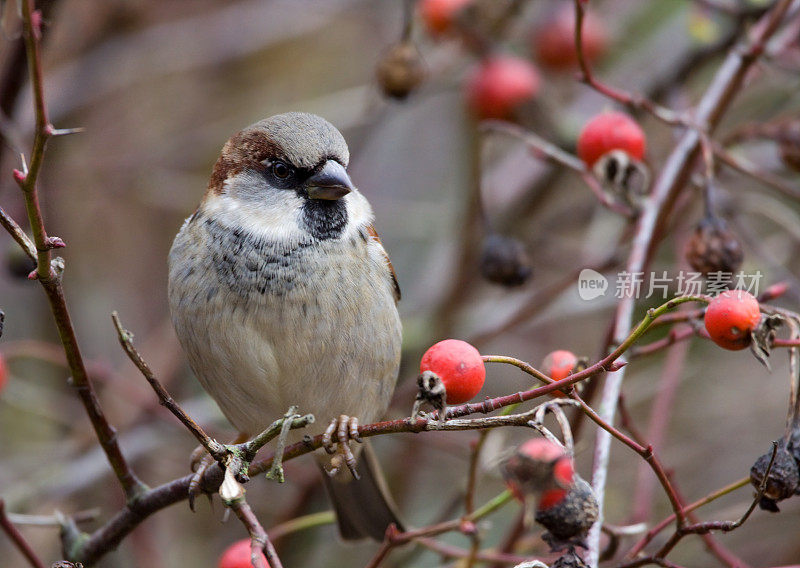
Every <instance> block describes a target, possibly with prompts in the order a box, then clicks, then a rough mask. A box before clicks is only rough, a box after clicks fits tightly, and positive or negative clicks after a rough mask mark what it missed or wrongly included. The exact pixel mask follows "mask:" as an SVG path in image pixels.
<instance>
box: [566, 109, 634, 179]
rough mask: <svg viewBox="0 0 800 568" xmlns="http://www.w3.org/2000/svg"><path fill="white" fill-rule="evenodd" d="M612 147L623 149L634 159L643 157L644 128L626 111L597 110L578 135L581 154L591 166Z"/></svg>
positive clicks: (612, 148)
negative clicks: (601, 111)
mask: <svg viewBox="0 0 800 568" xmlns="http://www.w3.org/2000/svg"><path fill="white" fill-rule="evenodd" d="M612 150H623V151H624V152H626V153H627V154H628V155H629V156H630V157H631V158H632V159H634V160H642V159H643V158H644V152H645V135H644V131H643V130H642V128H641V127H640V126H639V125H638V124H637V123H636V121H635V120H633V119H632V118H631V117H630V116H628V115H627V114H625V113H623V112H604V113H601V114H598V115H597V116H595V117H594V118H592V119H591V120H590V121H589V122H587V123H586V126H584V127H583V130H582V131H581V133H580V134H579V135H578V157H579V158H580V159H581V160H583V161H584V162H585V163H586V165H587V166H589V167H590V168H591V167H592V166H594V163H595V162H596V161H597V160H599V159H600V157H601V156H602V155H603V154H606V153H608V152H611V151H612Z"/></svg>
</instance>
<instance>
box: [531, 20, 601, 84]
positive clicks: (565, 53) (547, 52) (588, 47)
mask: <svg viewBox="0 0 800 568" xmlns="http://www.w3.org/2000/svg"><path fill="white" fill-rule="evenodd" d="M531 45H532V48H533V52H534V53H535V54H536V59H537V61H538V62H539V63H540V64H541V65H542V67H545V68H547V69H551V70H553V71H569V70H571V69H575V68H577V67H578V50H577V47H576V45H575V9H574V8H573V7H572V6H571V5H566V6H564V7H563V8H560V9H559V10H558V11H556V12H555V13H554V14H552V15H551V16H550V17H548V18H545V20H544V21H543V22H542V23H541V25H538V26H536V28H535V29H534V30H533V33H532V34H531ZM582 46H583V56H584V58H585V59H586V61H587V62H588V63H592V62H594V61H596V60H597V59H599V58H600V57H601V56H602V55H603V54H604V53H605V52H606V49H607V47H608V34H607V33H606V27H605V25H604V24H603V21H602V20H600V19H599V18H598V17H597V16H595V15H594V14H593V13H592V12H587V13H586V14H585V15H584V18H583V35H582Z"/></svg>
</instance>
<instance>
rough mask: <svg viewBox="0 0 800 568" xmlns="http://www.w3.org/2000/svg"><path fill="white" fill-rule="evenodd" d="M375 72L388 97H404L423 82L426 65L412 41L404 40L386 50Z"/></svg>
mask: <svg viewBox="0 0 800 568" xmlns="http://www.w3.org/2000/svg"><path fill="white" fill-rule="evenodd" d="M375 74H376V76H377V79H378V85H379V86H380V88H381V90H382V91H383V93H384V94H385V95H386V96H387V97H392V98H394V99H404V98H406V97H407V96H408V95H409V94H410V93H411V92H412V91H413V90H414V89H416V88H417V87H418V86H419V84H420V83H422V81H423V79H424V78H425V66H424V64H423V63H422V57H421V56H420V54H419V51H418V50H417V47H416V46H415V45H414V44H413V43H411V42H410V41H403V42H401V43H398V44H397V45H395V46H394V47H392V48H391V49H389V51H387V52H386V54H385V55H384V56H383V57H382V58H381V60H380V61H379V62H378V67H377V68H376V70H375Z"/></svg>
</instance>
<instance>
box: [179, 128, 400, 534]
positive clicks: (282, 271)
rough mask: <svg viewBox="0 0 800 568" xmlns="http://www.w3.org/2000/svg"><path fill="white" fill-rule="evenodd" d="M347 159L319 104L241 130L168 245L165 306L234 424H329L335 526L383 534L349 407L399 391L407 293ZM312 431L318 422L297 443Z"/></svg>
mask: <svg viewBox="0 0 800 568" xmlns="http://www.w3.org/2000/svg"><path fill="white" fill-rule="evenodd" d="M348 160H349V151H348V148H347V144H346V142H345V140H344V138H343V137H342V135H341V133H340V132H339V131H338V130H337V129H336V128H335V127H334V126H332V125H331V124H330V123H329V122H327V121H326V120H324V119H322V118H320V117H318V116H315V115H312V114H305V113H297V112H291V113H286V114H279V115H276V116H273V117H271V118H268V119H266V120H262V121H260V122H257V123H255V124H253V125H251V126H248V127H247V128H245V129H244V130H242V131H241V132H239V133H238V134H236V135H235V136H233V137H232V138H231V139H230V140H229V141H228V142H227V144H225V146H224V147H223V149H222V154H221V155H220V157H219V159H218V160H217V162H216V165H215V166H214V170H213V172H212V174H211V180H210V181H209V184H208V190H207V191H206V193H205V196H204V197H203V200H202V202H201V203H200V207H199V208H198V209H197V211H196V212H195V213H194V214H193V215H192V216H191V217H189V218H188V219H187V220H186V222H185V223H184V224H183V227H181V229H180V231H179V233H178V235H177V237H175V242H174V243H173V245H172V249H171V250H170V254H169V304H170V311H171V314H172V321H173V324H174V326H175V330H176V332H177V334H178V338H179V339H180V342H181V345H182V346H183V349H184V351H185V352H186V354H187V356H188V359H189V363H190V365H191V367H192V370H193V371H194V373H195V374H196V375H197V378H198V379H199V380H200V383H201V384H202V385H203V387H204V388H205V389H206V390H207V391H208V393H209V394H210V395H211V396H212V397H213V398H214V399H215V400H216V402H217V404H218V405H219V407H220V408H221V409H222V412H223V413H224V414H225V416H226V417H227V418H228V420H229V421H230V422H231V423H232V424H233V425H234V426H235V427H236V428H237V429H238V430H239V431H240V433H242V434H244V435H247V436H252V435H255V434H257V433H259V432H261V431H262V430H263V429H264V428H266V427H267V426H268V425H269V424H270V423H272V422H273V421H274V420H276V419H278V418H281V417H282V416H283V415H284V413H285V412H286V410H287V409H288V408H289V407H290V406H292V405H296V406H298V407H299V409H300V411H301V412H303V413H312V414H314V416H315V417H316V423H315V424H316V425H317V426H316V427H317V428H318V429H320V430H321V429H323V428H324V427H325V425H327V424H328V423H330V424H331V426H330V427H329V428H328V434H329V435H330V434H331V433H334V434H338V436H335V438H336V440H337V441H339V442H340V444H339V447H340V450H342V448H343V447H344V449H343V450H342V453H341V454H340V455H337V456H335V458H334V460H337V459H338V460H337V461H334V464H335V465H334V467H333V470H334V473H335V474H334V475H333V476H328V475H326V476H325V478H326V486H327V488H328V489H329V492H330V494H331V497H332V501H333V504H334V508H335V510H336V513H337V517H338V520H339V528H340V532H341V534H342V536H343V537H344V538H345V539H358V538H363V537H366V536H371V537H373V538H375V539H377V540H382V539H383V535H384V532H385V529H386V528H387V527H388V525H389V524H390V523H395V524H397V525H398V526H400V523H399V522H398V520H397V517H396V515H395V512H394V507H393V505H392V504H391V500H389V499H388V498H387V497H388V496H387V494H386V491H385V486H384V484H383V482H382V477H381V476H380V475H379V471H375V470H374V466H375V465H376V464H375V462H374V459H373V458H372V456H371V455H370V453H369V448H368V447H366V446H364V447H363V451H361V452H360V455H358V463H357V466H356V462H355V459H354V456H353V454H351V453H349V448H348V447H347V441H348V440H346V439H345V438H347V437H351V438H355V439H357V430H356V426H357V422H356V420H355V419H354V418H349V417H357V418H359V419H361V420H362V421H366V422H374V421H375V420H377V419H379V418H380V417H381V415H382V414H383V413H384V412H385V410H386V408H387V406H388V404H389V400H390V398H391V396H392V392H393V390H394V386H395V382H396V380H397V373H398V367H399V364H400V343H401V328H400V318H399V316H398V313H397V307H396V302H397V300H399V298H400V290H399V287H398V285H397V279H396V277H395V274H394V270H393V268H392V265H391V263H390V262H389V258H388V256H387V255H386V252H385V251H384V249H383V246H382V245H381V242H380V239H379V238H378V235H377V233H376V232H375V230H374V228H373V226H372V222H373V214H372V209H371V208H370V205H369V202H368V201H367V199H366V198H365V197H364V196H363V195H362V194H361V193H360V192H359V191H358V190H357V189H356V188H355V186H354V185H353V183H352V181H351V180H350V177H349V176H348V174H347V171H346V168H347V163H348ZM312 428H313V427H312ZM305 433H311V434H314V433H318V432H314V431H312V432H308V429H306V430H303V431H293V433H292V434H290V441H299V440H300V439H301V438H302V435H303V434H305ZM356 453H357V454H358V453H359V452H356ZM348 454H349V455H348ZM345 457H347V458H349V459H348V460H347V461H349V462H350V463H349V465H350V466H352V468H353V469H352V475H351V472H350V471H347V469H346V468H345V467H343V465H344V464H343V462H344V461H345V459H344V458H345ZM317 458H318V460H319V461H320V463H323V461H325V455H324V454H322V453H321V452H318V455H317ZM356 476H358V477H359V479H356Z"/></svg>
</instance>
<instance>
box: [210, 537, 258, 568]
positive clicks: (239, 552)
mask: <svg viewBox="0 0 800 568" xmlns="http://www.w3.org/2000/svg"><path fill="white" fill-rule="evenodd" d="M251 551H252V549H251V547H250V539H249V538H244V539H242V540H237V541H236V542H234V543H233V544H232V545H230V546H229V547H228V548H227V549H225V552H223V553H222V556H220V558H219V565H218V566H219V568H253V563H252V561H251V560H250V554H251ZM261 556H262V557H263V558H264V562H265V563H266V562H267V558H266V557H265V556H264V553H263V552H262V553H261Z"/></svg>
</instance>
